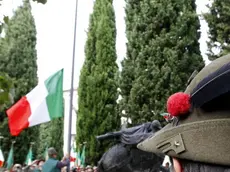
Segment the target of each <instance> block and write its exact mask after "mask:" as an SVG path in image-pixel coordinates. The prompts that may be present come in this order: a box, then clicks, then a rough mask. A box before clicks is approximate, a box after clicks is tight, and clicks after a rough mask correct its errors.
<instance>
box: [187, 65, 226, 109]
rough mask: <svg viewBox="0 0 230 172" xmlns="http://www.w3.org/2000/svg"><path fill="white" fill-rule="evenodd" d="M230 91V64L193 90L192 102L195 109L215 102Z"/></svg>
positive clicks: (209, 76)
mask: <svg viewBox="0 0 230 172" xmlns="http://www.w3.org/2000/svg"><path fill="white" fill-rule="evenodd" d="M229 91H230V62H229V63H227V64H225V65H223V66H222V67H221V68H219V69H218V70H216V71H215V72H213V73H211V74H210V75H208V76H207V77H205V78H204V79H203V80H202V81H200V83H199V84H198V85H197V86H196V87H195V88H194V89H193V91H192V93H191V101H192V104H193V106H194V107H201V106H202V105H203V104H205V103H207V102H209V101H211V100H213V99H214V98H217V97H219V96H220V95H223V94H225V93H227V92H229Z"/></svg>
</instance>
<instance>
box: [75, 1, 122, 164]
mask: <svg viewBox="0 0 230 172" xmlns="http://www.w3.org/2000/svg"><path fill="white" fill-rule="evenodd" d="M115 40H116V28H115V15H114V10H113V6H112V0H106V1H104V0H96V1H95V4H94V10H93V13H92V14H91V17H90V26H89V31H88V39H87V42H86V47H85V55H86V59H85V62H84V65H83V68H82V70H81V75H80V82H79V88H78V120H77V145H80V144H82V143H83V142H87V147H86V162H88V163H90V164H96V163H97V161H98V159H99V157H100V155H101V154H102V153H103V152H104V151H105V149H106V148H107V145H106V144H103V145H102V146H101V147H100V149H98V148H97V144H96V139H95V136H97V135H100V134H104V133H106V132H110V131H113V130H116V129H117V126H119V123H120V120H119V118H118V115H117V113H116V100H117V97H118V95H117V80H118V79H117V74H118V66H117V64H116V48H115Z"/></svg>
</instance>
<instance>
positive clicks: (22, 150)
mask: <svg viewBox="0 0 230 172" xmlns="http://www.w3.org/2000/svg"><path fill="white" fill-rule="evenodd" d="M3 41H4V45H5V48H6V51H5V53H6V54H5V55H4V57H5V58H4V59H1V65H0V71H2V72H5V73H6V74H8V75H9V77H10V78H12V79H13V81H14V91H15V97H14V100H15V102H16V101H18V100H19V99H20V98H21V96H23V95H25V94H27V93H28V92H29V91H30V90H31V89H32V88H34V87H35V86H36V85H37V63H36V60H37V53H36V48H35V46H36V28H35V23H34V18H33V16H32V13H31V6H30V3H29V1H28V0H26V1H24V3H23V5H22V6H20V7H19V8H18V9H17V10H16V11H15V12H14V15H13V17H12V18H11V19H10V21H9V23H8V26H7V28H6V35H5V38H4V40H3ZM10 106H11V105H9V106H8V108H9V107H10ZM7 120H8V119H7V117H6V116H5V115H1V121H2V122H1V125H0V131H1V134H2V135H3V136H4V137H5V140H4V141H3V145H2V149H3V150H4V151H5V153H6V152H8V151H9V149H10V145H11V141H12V140H15V141H16V144H15V147H14V150H15V152H16V153H15V155H14V161H15V163H23V162H24V161H25V159H26V154H27V153H28V148H29V146H30V142H36V141H37V140H36V139H37V136H38V128H37V127H33V128H29V129H27V130H25V131H23V132H22V133H21V134H20V136H18V137H11V136H10V134H9V129H8V127H7V123H8V122H7ZM34 154H36V149H34ZM5 157H6V156H5Z"/></svg>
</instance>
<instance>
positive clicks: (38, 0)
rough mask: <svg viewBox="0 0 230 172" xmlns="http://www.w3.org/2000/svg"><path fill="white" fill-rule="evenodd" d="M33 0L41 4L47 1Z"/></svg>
mask: <svg viewBox="0 0 230 172" xmlns="http://www.w3.org/2000/svg"><path fill="white" fill-rule="evenodd" d="M33 1H35V2H38V3H42V4H45V3H46V2H47V0H33Z"/></svg>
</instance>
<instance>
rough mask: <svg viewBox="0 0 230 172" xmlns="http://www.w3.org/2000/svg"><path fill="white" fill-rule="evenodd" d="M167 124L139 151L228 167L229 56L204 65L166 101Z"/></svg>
mask: <svg viewBox="0 0 230 172" xmlns="http://www.w3.org/2000/svg"><path fill="white" fill-rule="evenodd" d="M167 110H168V113H167V114H168V116H167V119H169V124H168V125H166V126H165V127H164V128H163V129H162V130H160V131H158V132H157V133H155V134H154V135H153V136H151V137H150V138H148V139H146V140H144V141H143V142H141V143H140V144H138V148H139V149H141V150H143V151H147V152H153V153H164V154H167V155H169V156H171V157H176V158H179V159H187V160H192V161H198V162H204V163H211V164H219V165H227V166H229V165H230V55H226V56H223V57H220V58H218V59H216V60H214V61H212V62H211V63H210V64H209V65H207V66H205V67H204V68H203V69H202V70H201V71H200V72H199V73H198V74H197V75H196V76H195V77H194V79H193V80H192V81H191V82H190V84H189V85H188V87H187V88H186V90H185V91H184V92H183V93H176V94H174V95H172V96H170V97H169V99H168V101H167Z"/></svg>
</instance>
